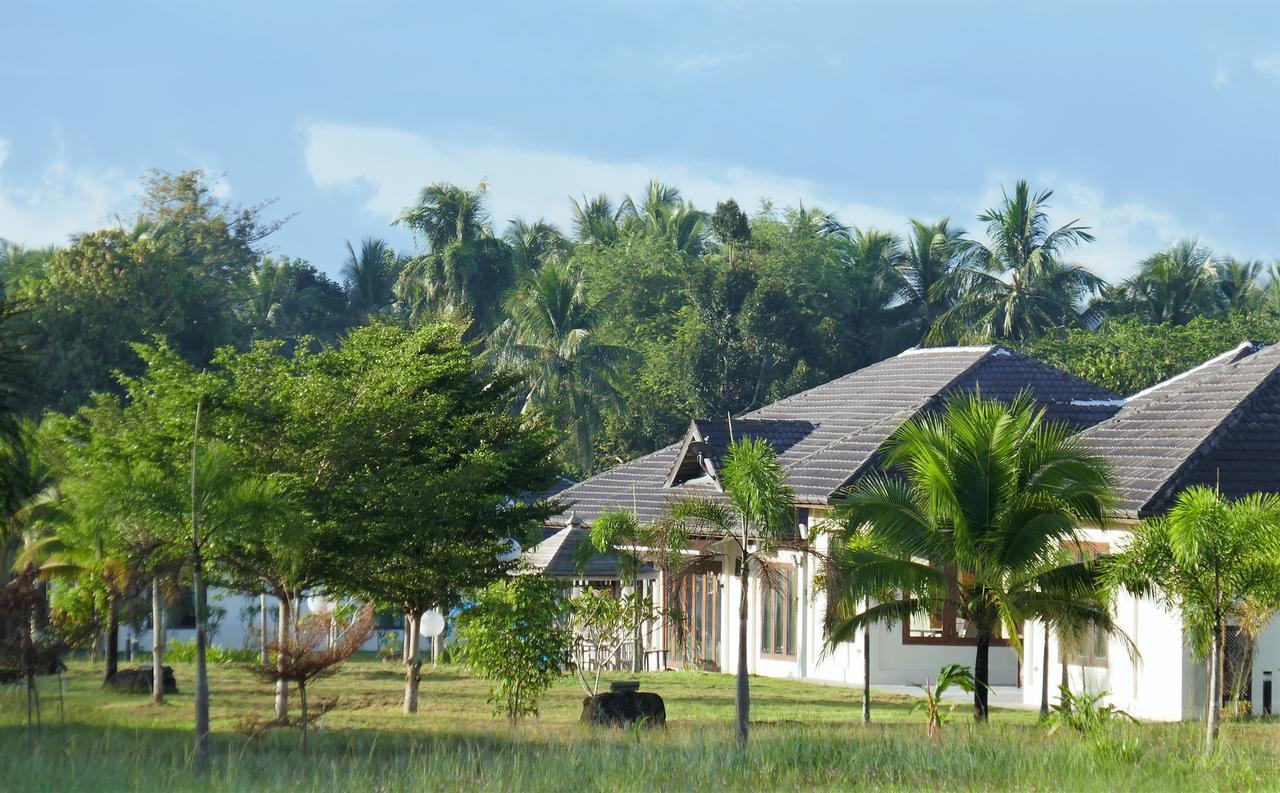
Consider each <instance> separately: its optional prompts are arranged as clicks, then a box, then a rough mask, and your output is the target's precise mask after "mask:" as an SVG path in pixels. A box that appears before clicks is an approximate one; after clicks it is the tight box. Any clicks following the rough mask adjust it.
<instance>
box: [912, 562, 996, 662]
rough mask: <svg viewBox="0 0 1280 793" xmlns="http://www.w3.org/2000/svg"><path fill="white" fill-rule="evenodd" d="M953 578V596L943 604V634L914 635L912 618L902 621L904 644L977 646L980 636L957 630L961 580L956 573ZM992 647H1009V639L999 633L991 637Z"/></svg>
mask: <svg viewBox="0 0 1280 793" xmlns="http://www.w3.org/2000/svg"><path fill="white" fill-rule="evenodd" d="M950 578H951V584H950V586H951V592H952V598H951V599H950V600H948V601H947V602H946V603H945V604H943V606H942V635H941V636H912V635H911V620H910V618H908V619H906V620H904V621H903V622H902V643H903V644H923V645H934V646H939V647H977V646H978V638H977V637H976V636H974V637H972V638H971V637H967V636H961V635H959V632H958V631H957V630H956V623H958V622H959V621H960V618H959V615H958V613H957V611H958V610H957V609H956V605H955V601H956V600H958V599H959V590H958V587H959V582H958V581H957V580H956V577H955V576H954V575H951V576H950ZM990 646H992V647H1008V646H1010V644H1009V640H1008V639H1007V638H1005V637H1003V636H1000V635H999V634H997V635H994V636H992V637H991V645H990Z"/></svg>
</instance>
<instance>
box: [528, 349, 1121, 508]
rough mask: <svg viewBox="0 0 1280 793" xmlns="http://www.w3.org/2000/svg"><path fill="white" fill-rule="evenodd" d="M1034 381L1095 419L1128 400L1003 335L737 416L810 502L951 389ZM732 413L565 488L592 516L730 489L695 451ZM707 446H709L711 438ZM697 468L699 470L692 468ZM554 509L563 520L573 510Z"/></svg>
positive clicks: (723, 436)
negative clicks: (701, 464) (703, 471)
mask: <svg viewBox="0 0 1280 793" xmlns="http://www.w3.org/2000/svg"><path fill="white" fill-rule="evenodd" d="M1023 390H1028V391H1030V392H1031V394H1032V396H1033V397H1034V398H1035V399H1036V400H1037V401H1038V402H1040V404H1041V405H1043V406H1044V407H1045V409H1046V412H1047V414H1048V416H1049V418H1051V419H1055V420H1062V421H1068V422H1070V423H1072V424H1073V425H1074V426H1077V427H1082V426H1089V425H1091V424H1093V423H1095V422H1097V421H1100V420H1101V419H1103V418H1106V417H1107V416H1109V415H1111V414H1112V413H1114V412H1115V411H1116V410H1117V409H1118V405H1119V394H1116V393H1114V392H1112V391H1109V390H1107V389H1105V388H1102V387H1100V386H1097V385H1094V384H1093V383H1090V382H1088V381H1086V380H1082V379H1080V378H1078V377H1075V376H1073V375H1070V374H1068V373H1066V372H1063V371H1062V370H1060V369H1057V368H1055V367H1053V366H1050V365H1049V364H1046V363H1043V362H1041V361H1037V360H1035V359H1032V358H1028V357H1027V356H1025V355H1021V354H1019V353H1016V352H1013V351H1011V350H1008V349H1006V348H1004V347H1001V346H998V345H990V346H984V347H932V348H923V349H911V350H907V351H906V352H904V353H902V354H900V355H897V356H895V357H893V358H889V359H887V360H884V361H881V362H879V363H876V364H872V365H871V366H867V367H865V368H863V369H859V370H857V371H855V372H852V373H850V374H847V375H845V376H844V377H840V378H837V379H835V380H832V381H831V382H829V383H825V384H823V385H820V386H817V387H815V388H811V389H809V390H807V391H803V392H801V393H799V394H796V395H794V396H791V397H788V398H786V399H782V400H780V401H778V402H775V403H773V404H771V405H766V406H765V407H763V408H760V409H759V410H756V411H753V412H751V413H747V414H746V415H744V416H742V417H741V418H736V419H734V420H733V428H734V434H735V437H736V436H738V435H739V433H741V434H747V435H755V436H757V437H763V438H765V439H766V440H767V441H769V443H770V444H772V445H773V446H774V449H775V451H776V452H777V454H778V460H779V462H781V463H782V465H783V466H784V467H785V468H786V469H787V471H788V482H789V484H790V485H791V486H792V488H794V490H795V493H796V498H797V500H798V501H799V502H800V503H801V504H802V505H803V504H809V505H823V504H826V503H828V501H829V499H830V498H831V496H833V495H834V494H835V493H836V492H838V491H839V490H840V489H842V488H843V487H844V486H845V485H847V484H848V483H849V482H851V481H852V480H853V479H855V478H856V477H858V476H860V475H861V474H862V473H863V472H864V471H865V470H866V469H867V468H868V467H869V466H870V465H871V464H872V461H873V458H874V456H875V453H876V452H877V451H878V450H879V449H880V447H881V446H882V445H883V444H884V442H885V441H886V440H887V439H888V438H889V436H890V435H891V434H892V433H893V431H894V430H896V429H897V428H898V426H899V425H900V424H901V423H902V422H904V421H906V420H907V419H908V418H910V417H912V416H914V415H916V414H917V413H920V412H921V411H924V410H930V409H936V408H937V407H939V406H940V405H941V404H942V400H943V399H944V398H945V397H946V395H947V394H950V393H954V392H957V391H978V392H980V393H981V394H982V395H983V396H984V397H988V398H995V399H1004V400H1008V399H1012V398H1013V397H1014V396H1015V395H1017V394H1018V393H1019V392H1020V391H1023ZM728 429H729V428H728V421H727V420H711V421H695V422H693V423H692V424H691V425H690V428H689V432H688V433H687V434H686V436H685V438H684V440H683V441H681V442H680V443H676V444H672V445H671V446H668V447H666V448H664V449H661V450H659V451H656V452H653V453H652V454H649V455H646V456H644V457H640V458H638V459H636V460H632V461H631V462H628V463H624V464H622V465H620V466H617V467H616V468H612V469H610V470H608V471H606V472H604V473H602V474H599V475H597V476H594V477H592V478H590V479H587V480H585V481H583V482H579V483H578V484H577V485H574V486H573V487H571V488H569V489H567V490H565V491H564V492H563V493H561V494H560V497H561V498H562V499H563V500H564V501H565V502H567V503H570V504H571V506H570V507H568V508H567V510H573V511H574V512H576V513H577V515H578V516H579V517H580V519H581V520H583V521H585V522H587V523H590V522H591V521H592V520H594V519H595V517H597V516H598V515H600V514H601V513H603V512H605V511H608V510H610V509H634V510H635V511H636V512H637V513H638V515H639V517H640V519H641V520H654V519H656V518H658V517H659V516H660V515H661V514H662V512H663V511H664V510H665V508H666V505H667V503H668V502H669V501H671V500H673V499H675V498H680V497H683V496H687V495H700V496H706V497H710V498H718V497H720V493H719V488H718V486H717V484H716V483H715V482H714V481H713V480H711V479H710V478H709V477H706V476H699V475H697V474H698V472H697V471H696V470H694V466H695V464H696V462H691V460H690V457H689V451H690V447H691V446H692V445H693V444H694V443H695V442H699V441H701V442H703V443H707V444H709V446H710V447H711V448H710V451H711V453H712V454H711V456H712V459H713V461H714V460H715V459H716V458H715V455H716V454H723V450H724V448H725V447H726V446H727V442H728ZM698 448H701V449H702V450H703V451H707V450H706V449H705V448H704V447H698ZM688 474H692V476H688ZM567 510H566V513H565V514H562V515H560V516H557V517H555V518H552V519H551V522H552V523H553V524H555V525H563V524H564V522H565V520H566V519H567V514H568V512H567Z"/></svg>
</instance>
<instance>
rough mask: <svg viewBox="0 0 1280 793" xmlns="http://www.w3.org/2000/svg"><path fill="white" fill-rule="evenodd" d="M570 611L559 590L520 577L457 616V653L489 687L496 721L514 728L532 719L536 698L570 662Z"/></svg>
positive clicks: (485, 592) (497, 585)
mask: <svg viewBox="0 0 1280 793" xmlns="http://www.w3.org/2000/svg"><path fill="white" fill-rule="evenodd" d="M567 611H568V607H567V605H566V603H565V601H564V599H563V598H562V597H560V594H559V590H558V585H557V584H556V583H554V582H552V581H550V580H548V579H546V578H543V577H542V576H537V575H522V576H515V577H513V578H510V579H508V580H505V581H497V582H494V583H493V584H490V585H489V586H487V587H485V588H484V589H482V590H480V592H479V594H478V595H477V596H476V600H475V603H473V604H472V605H470V606H468V607H467V608H465V609H463V611H462V613H461V614H459V615H458V624H457V636H458V649H459V650H460V652H461V653H462V660H463V663H464V664H466V667H467V669H468V670H469V671H470V672H471V673H472V674H475V675H477V676H479V677H482V678H484V679H485V680H488V681H490V683H491V684H492V685H491V686H490V688H489V699H488V701H489V704H490V705H492V706H493V710H494V715H498V714H500V713H504V712H505V713H506V716H507V718H508V719H510V720H511V721H512V722H513V723H514V722H515V721H516V720H518V719H519V718H520V717H521V716H527V715H536V714H537V712H538V698H539V697H540V696H541V695H542V693H543V692H544V691H546V690H547V688H549V687H550V686H551V684H552V683H553V682H554V681H555V679H556V678H557V677H559V676H560V670H561V667H562V666H564V664H566V663H568V661H569V645H570V636H569V631H568V630H567V629H566V628H565V627H564V623H565V620H566V617H567Z"/></svg>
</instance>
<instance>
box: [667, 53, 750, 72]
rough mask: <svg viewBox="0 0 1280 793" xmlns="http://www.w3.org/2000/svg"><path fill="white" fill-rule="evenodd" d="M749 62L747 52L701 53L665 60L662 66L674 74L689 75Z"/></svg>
mask: <svg viewBox="0 0 1280 793" xmlns="http://www.w3.org/2000/svg"><path fill="white" fill-rule="evenodd" d="M748 60H749V58H748V56H747V54H746V53H745V52H735V53H710V52H700V53H696V54H694V55H684V56H681V57H668V58H663V59H662V65H663V66H665V67H667V68H668V69H670V70H671V71H673V72H677V73H680V74H687V73H696V72H706V71H710V70H712V69H719V68H720V67H721V66H732V65H736V64H740V63H746V62H747V61H748Z"/></svg>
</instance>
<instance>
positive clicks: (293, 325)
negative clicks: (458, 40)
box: [240, 243, 364, 338]
mask: <svg viewBox="0 0 1280 793" xmlns="http://www.w3.org/2000/svg"><path fill="white" fill-rule="evenodd" d="M348 251H349V253H350V262H354V263H355V264H354V265H351V264H350V263H349V269H350V270H351V271H352V272H351V274H352V275H353V276H355V275H357V273H359V275H360V276H363V275H364V273H363V272H361V271H363V270H364V267H363V266H362V265H360V263H359V257H357V256H355V251H354V250H351V249H350V244H349V243H348ZM357 282H358V281H357V280H356V279H353V280H352V283H357ZM344 291H345V290H343V288H342V287H341V286H339V285H338V284H336V283H334V282H333V281H331V280H329V279H328V278H327V277H326V276H325V275H324V274H323V273H320V272H319V271H317V270H316V269H315V268H314V267H312V266H311V265H309V264H307V263H306V262H303V261H294V260H290V259H289V258H288V257H281V258H279V259H273V258H271V257H269V256H268V257H264V258H263V259H262V261H261V262H259V263H258V265H257V267H256V268H255V269H254V271H253V272H252V273H250V275H249V282H248V284H247V285H246V293H245V298H244V302H243V304H242V306H241V309H240V315H241V317H242V318H243V319H244V321H245V322H247V323H248V324H249V326H250V327H252V328H253V329H254V331H255V333H257V334H261V335H266V336H271V337H274V338H295V337H297V336H299V335H301V334H304V333H310V334H317V335H323V336H325V337H329V338H332V337H333V336H334V335H335V334H336V333H337V331H338V330H339V324H340V322H341V316H342V313H343V309H345V308H346V303H347V300H346V298H345V297H344Z"/></svg>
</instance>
